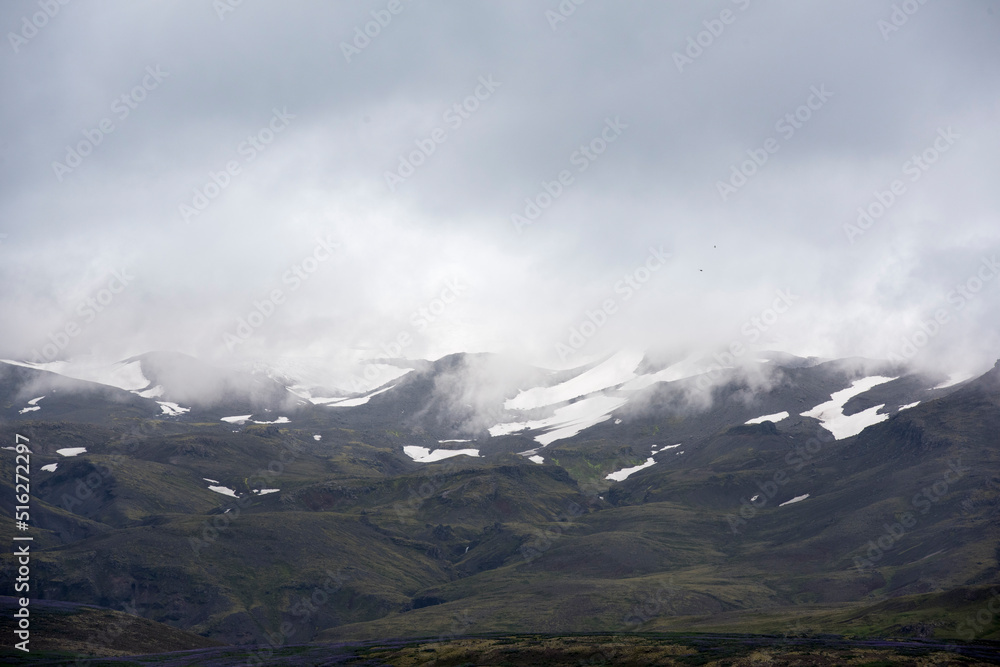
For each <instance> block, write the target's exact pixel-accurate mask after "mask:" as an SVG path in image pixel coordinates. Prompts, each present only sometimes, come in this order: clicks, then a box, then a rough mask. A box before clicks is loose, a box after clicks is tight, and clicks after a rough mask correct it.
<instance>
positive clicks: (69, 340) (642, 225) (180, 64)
mask: <svg viewBox="0 0 1000 667" xmlns="http://www.w3.org/2000/svg"><path fill="white" fill-rule="evenodd" d="M229 4H230V3H229V0H218V2H216V3H214V5H213V3H212V2H208V1H207V0H206V1H205V2H176V1H170V2H133V1H129V2H111V1H109V2H100V3H97V2H85V1H84V0H77V1H75V2H70V3H69V4H67V5H66V6H61V5H58V4H57V3H54V4H53V6H54V7H55V6H57V7H58V11H56V12H54V14H55V15H54V16H51V17H49V16H46V15H45V14H44V6H45V3H44V2H43V3H39V2H37V1H35V2H24V1H19V2H5V3H3V4H2V6H0V27H2V29H3V32H4V34H5V35H6V36H5V40H4V44H3V45H2V47H0V85H2V91H3V99H4V103H3V105H2V108H0V114H2V117H0V121H2V122H0V147H2V153H0V234H5V235H6V236H5V237H2V238H0V260H2V261H0V309H2V312H3V315H4V316H3V318H2V321H0V354H2V355H3V356H5V357H27V358H32V357H33V356H34V352H35V351H38V352H39V353H43V354H42V356H43V357H44V358H53V357H56V356H58V357H61V356H73V355H79V354H88V353H94V354H98V355H102V356H108V357H115V358H123V357H125V356H127V355H131V354H136V353H140V352H143V351H147V350H151V349H175V350H180V351H183V352H188V353H191V354H196V355H200V356H202V357H205V358H209V359H216V360H225V359H244V358H263V359H270V358H277V357H281V356H287V355H308V356H323V357H329V358H348V357H356V356H381V355H383V354H384V353H391V352H394V351H395V350H393V349H392V346H391V343H392V342H393V341H398V340H403V341H404V343H406V344H404V345H403V346H402V347H401V352H402V354H403V355H404V356H409V357H430V358H434V357H438V356H441V355H443V354H446V353H449V352H456V351H498V352H501V351H502V352H512V353H516V354H519V355H522V356H524V358H526V359H527V360H529V361H532V362H535V363H541V364H549V365H553V366H557V365H558V366H569V365H574V364H575V363H579V362H583V361H586V360H589V359H592V358H594V357H595V356H596V355H600V354H604V353H607V352H610V351H613V350H617V349H620V348H622V347H630V346H643V347H649V346H656V347H660V348H665V349H670V350H678V351H686V350H691V349H703V350H713V349H715V348H716V347H717V346H728V345H730V344H732V343H741V344H744V345H746V346H748V347H758V348H762V349H767V348H771V349H781V350H787V351H790V352H794V353H798V354H819V355H829V356H834V355H836V356H846V355H865V356H871V357H885V356H887V355H890V354H893V353H896V354H899V353H900V352H901V351H902V350H903V343H904V341H910V342H912V343H915V345H914V352H916V358H918V359H920V360H921V361H924V362H927V363H931V364H941V365H943V366H945V367H955V366H958V365H967V364H969V363H982V362H984V361H986V360H989V361H992V360H993V359H995V358H997V357H998V356H1000V335H998V330H1000V313H998V305H997V304H998V303H1000V301H998V298H997V297H998V294H1000V288H998V283H1000V280H996V279H994V278H995V277H1000V276H994V275H993V273H994V272H993V270H992V269H989V268H988V267H987V268H983V269H980V267H981V266H985V265H983V261H984V259H985V260H986V261H987V264H988V263H989V262H990V261H991V258H993V257H996V256H997V255H998V254H1000V224H998V211H1000V206H998V204H1000V188H998V187H997V183H998V176H1000V167H998V161H997V148H998V146H1000V122H998V119H1000V104H998V100H1000V57H998V56H1000V4H998V3H996V2H989V1H987V0H965V1H961V2H948V3H945V2H934V1H929V2H926V3H925V4H918V3H917V2H916V0H911V1H910V2H906V3H901V4H900V3H897V4H896V6H897V7H902V6H903V5H905V7H903V8H902V9H899V10H898V12H897V13H896V14H895V15H894V14H893V12H894V9H893V3H891V2H887V1H885V2H883V1H877V2H871V1H865V2H862V1H857V2H850V1H848V2H840V1H838V2H827V3H815V2H810V3H802V2H764V1H762V0H750V1H749V2H747V1H746V0H739V1H738V2H730V1H719V2H700V3H693V2H691V3H684V4H681V3H663V2H631V3H626V2H598V1H596V0H587V1H586V2H583V3H582V4H580V5H578V6H577V5H575V4H573V3H572V2H571V0H565V1H564V2H563V3H562V5H560V3H558V2H556V1H555V0H549V1H547V2H503V3H501V2H492V3H485V2H461V3H459V2H453V3H447V4H446V3H433V2H424V1H420V0H414V1H412V2H408V1H406V0H401V1H400V2H399V4H398V5H397V4H396V3H395V2H392V3H391V2H388V0H380V1H377V2H364V3H320V2H282V3H278V2H264V1H263V0H246V1H244V2H243V3H242V4H240V5H238V6H235V7H233V8H232V11H224V10H225V9H226V8H228V6H229ZM233 4H235V3H233ZM560 6H561V7H562V8H563V11H564V12H565V13H567V14H569V15H568V16H562V15H560V14H559V11H560ZM569 8H575V9H573V11H572V13H569V11H568V9H569ZM391 9H394V10H396V13H392V12H391V11H390V10H391ZM904 9H906V10H909V11H910V12H911V13H910V14H905V13H903V10H904ZM51 12H53V10H52V9H51V8H50V13H51ZM373 12H374V14H373ZM547 12H549V13H548V14H547ZM556 17H557V18H556ZM559 19H565V20H559ZM33 20H34V22H35V23H36V24H40V25H41V27H39V28H37V29H35V26H32V25H31V23H32V21H33ZM378 20H381V21H382V23H385V25H384V26H382V25H378V24H377V23H376V21H378ZM894 20H895V24H894V23H893V21H894ZM896 24H899V25H896ZM366 28H367V30H368V31H369V33H371V34H374V35H375V36H374V37H361V38H359V37H358V35H359V34H361V35H363V33H364V31H365V30H366ZM12 35H13V36H12ZM689 40H690V41H689ZM699 42H701V44H700V45H699ZM345 45H349V47H345ZM362 47H363V48H362ZM477 94H478V97H477ZM123 96H124V97H123ZM456 104H457V105H459V107H458V108H457V109H456V108H455V105H456ZM810 107H811V108H810ZM789 114H790V116H789V117H788V118H786V115H789ZM796 114H798V117H797V118H796ZM102 124H103V125H102ZM102 127H103V129H102ZM108 130H110V131H108ZM602 135H603V136H602ZM250 137H256V138H255V139H253V142H256V146H255V145H254V143H253V142H251V141H249V138H250ZM435 139H437V141H435ZM935 142H937V144H935ZM420 146H423V148H422V149H421V148H420ZM588 146H589V147H590V148H587V151H588V153H586V154H585V153H584V152H582V151H581V148H586V147H588ZM431 149H433V150H431ZM69 150H73V151H77V152H78V153H80V154H81V155H80V157H79V158H77V157H76V156H73V155H67V153H68V151H69ZM415 151H416V153H414V152H415ZM82 153H87V155H82ZM428 153H429V154H428ZM598 153H599V154H598ZM411 155H412V156H413V159H412V162H416V163H419V165H418V166H415V167H414V168H413V170H412V173H410V172H409V171H408V167H406V166H403V167H402V168H401V166H400V162H401V159H402V160H406V161H408V162H409V161H411V158H410V156H411ZM915 155H916V156H917V157H918V158H919V159H920V160H921V163H920V164H917V163H915V162H913V161H912V158H913V156H915ZM920 156H924V157H920ZM755 158H756V160H757V162H758V163H761V164H755V163H754V162H753V161H752V160H754V159H755ZM765 159H766V161H765ZM748 160H750V162H747V161H748ZM57 163H58V164H57ZM734 165H735V169H736V170H737V171H738V170H739V169H740V168H741V167H742V169H743V170H744V172H745V173H749V174H750V175H749V176H748V177H745V178H744V177H743V175H737V176H734V175H733V169H734ZM227 169H230V171H231V173H226V172H227ZM387 172H392V173H394V174H395V176H394V177H389V178H387V176H386V174H387ZM213 175H214V176H213ZM560 175H562V178H563V182H562V183H560ZM213 178H214V182H213ZM894 180H895V181H898V183H897V184H896V189H897V193H893V192H892V186H893V181H894ZM720 183H727V184H728V186H729V187H720ZM216 184H220V185H221V186H223V187H219V186H218V185H216ZM546 186H547V188H548V192H547V191H546ZM720 189H721V190H724V191H725V192H721V191H720ZM196 191H197V193H201V194H196ZM876 192H882V193H884V194H882V195H876ZM202 196H205V199H200V197H202ZM879 197H881V199H882V203H879ZM890 198H891V200H892V201H891V202H890ZM526 200H531V201H533V202H534V204H535V205H537V206H539V209H538V212H539V215H537V216H536V217H535V219H534V220H530V221H529V220H528V218H529V217H530V216H529V214H531V215H532V216H533V215H534V213H535V211H533V210H532V209H531V206H529V202H528V201H526ZM887 203H888V205H887V206H886V204H887ZM543 206H544V208H543ZM881 206H886V208H885V210H884V212H882V211H880V207H881ZM183 207H189V208H183ZM199 207H201V208H203V210H199ZM859 207H864V208H868V209H869V210H871V212H872V213H873V214H880V215H878V217H873V218H872V219H871V222H870V223H868V222H866V221H862V222H863V223H864V225H858V222H857V220H858V215H859V214H858V208H859ZM526 209H527V211H526ZM513 214H518V215H520V216H522V217H523V218H524V221H527V222H530V224H525V222H524V221H521V222H518V223H517V224H515V221H512V215H513ZM845 225H846V226H847V227H845ZM851 225H854V227H851ZM865 227H867V228H865ZM317 238H319V239H322V243H320V242H318V241H317ZM331 248H332V251H331ZM651 249H653V251H651ZM667 253H669V255H670V257H669V258H668V259H663V255H664V254H667ZM296 267H298V270H299V271H300V273H301V276H304V277H306V279H303V277H300V275H296V273H295V271H296ZM998 270H1000V269H998ZM112 271H118V272H119V273H120V274H121V277H120V278H118V279H116V278H115V276H114V274H113V273H112ZM980 271H981V273H980V275H979V276H977V272H980ZM626 276H628V279H626ZM628 280H631V281H632V283H633V286H634V287H630V286H629V283H628ZM643 281H644V282H643ZM123 283H126V284H124V285H123ZM959 286H965V287H963V289H966V290H967V291H966V293H965V294H964V295H963V294H961V293H960V292H958V291H957V288H958V287H959ZM102 290H104V291H102ZM113 290H118V291H117V292H115V291H113ZM275 290H280V294H279V298H278V299H277V301H278V303H277V305H276V306H275V305H271V304H267V303H263V302H264V301H265V300H266V299H268V298H269V297H270V296H271V295H272V294H273V293H274V291H275ZM778 290H781V291H782V292H783V293H784V294H786V299H785V300H784V301H780V295H778V293H777V291H778ZM88 299H93V300H95V301H94V302H93V304H91V305H88V304H87V300H88ZM776 299H778V300H779V302H776ZM101 300H103V301H104V303H101ZM255 303H259V304H261V305H260V307H259V308H257V307H256V306H255ZM608 304H610V307H608V308H607V310H608V311H611V313H610V314H607V313H598V312H597V311H598V310H601V309H603V308H604V306H606V305H608ZM787 304H790V305H787ZM421 308H423V309H425V311H426V312H425V313H424V314H420V309H421ZM769 308H775V311H769V310H768V309H769ZM98 309H100V312H98ZM255 309H256V310H259V311H263V312H264V313H265V314H268V316H267V317H264V316H263V315H261V316H251V315H250V314H251V312H253V311H255ZM777 310H783V311H784V312H782V313H777ZM272 311H273V312H272ZM588 311H589V312H590V313H591V315H592V317H591V318H590V319H591V320H594V321H597V322H598V323H599V324H601V326H594V327H592V328H590V327H589V325H585V326H583V329H584V331H583V332H582V334H581V336H579V337H571V335H570V334H571V329H572V328H574V327H576V328H577V329H578V330H579V329H580V327H581V325H583V323H584V322H587V321H588V314H587V313H588ZM936 313H937V314H938V316H939V319H940V321H941V322H943V324H939V325H937V326H936V327H935V325H934V324H930V325H925V330H926V331H928V332H929V334H928V333H923V332H922V330H921V326H920V323H921V322H922V321H925V322H926V321H931V320H933V319H934V317H935V314H936ZM942 313H943V314H942ZM240 318H244V319H245V320H247V321H248V323H247V325H244V326H243V327H242V329H240V328H239V327H238V323H239V320H240ZM752 318H758V322H759V324H758V323H757V322H754V320H753V319H752ZM254 325H259V326H254ZM765 329H766V330H765ZM240 331H242V334H249V335H247V336H243V335H241V333H240ZM227 334H228V335H229V336H233V337H236V338H237V339H238V340H239V342H238V343H237V342H234V340H233V338H227V337H226V336H227ZM589 334H592V335H589ZM244 338H245V339H244ZM227 341H228V344H227ZM574 341H575V342H574ZM46 343H49V345H50V347H49V348H47V350H48V352H49V353H53V354H44V351H45V350H46V348H44V347H43V346H44V345H45V344H46ZM575 343H582V345H576V344H575ZM560 345H563V346H565V347H559V346H560ZM575 347H579V349H575ZM567 350H569V352H567ZM56 353H57V354H56Z"/></svg>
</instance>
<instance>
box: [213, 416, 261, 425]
mask: <svg viewBox="0 0 1000 667" xmlns="http://www.w3.org/2000/svg"><path fill="white" fill-rule="evenodd" d="M251 417H253V415H236V416H235V417H223V418H222V419H220V420H219V421H224V422H229V423H230V424H242V423H243V422H245V421H247V420H248V419H250V418H251Z"/></svg>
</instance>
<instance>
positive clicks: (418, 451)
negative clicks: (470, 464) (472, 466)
mask: <svg viewBox="0 0 1000 667" xmlns="http://www.w3.org/2000/svg"><path fill="white" fill-rule="evenodd" d="M403 453H404V454H406V455H407V456H409V457H410V458H411V459H413V460H414V461H416V462H417V463H434V462H435V461H441V460H442V459H450V458H451V457H453V456H472V457H478V456H479V450H478V449H435V450H434V451H433V452H432V451H431V450H430V449H428V448H427V447H419V446H417V445H407V446H406V447H403Z"/></svg>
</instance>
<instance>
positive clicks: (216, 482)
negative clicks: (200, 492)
mask: <svg viewBox="0 0 1000 667" xmlns="http://www.w3.org/2000/svg"><path fill="white" fill-rule="evenodd" d="M202 479H203V480H205V481H206V482H211V483H212V484H218V483H219V480H217V479H209V478H208V477H202Z"/></svg>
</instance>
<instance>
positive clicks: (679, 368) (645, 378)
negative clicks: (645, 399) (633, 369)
mask: <svg viewBox="0 0 1000 667" xmlns="http://www.w3.org/2000/svg"><path fill="white" fill-rule="evenodd" d="M704 372H705V369H704V368H703V367H702V365H701V364H700V363H699V362H698V360H697V359H696V357H693V356H692V357H688V358H687V359H684V360H683V361H679V362H677V363H676V364H672V365H670V366H667V367H666V368H664V369H663V370H660V371H657V372H655V373H646V374H645V375H640V376H638V377H637V378H635V379H634V380H631V381H630V382H628V383H626V384H624V385H622V387H621V390H622V391H639V390H640V389H645V388H646V387H649V386H651V385H654V384H656V383H657V382H676V381H677V380H683V379H685V378H689V377H694V376H696V375H701V374H702V373H704Z"/></svg>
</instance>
